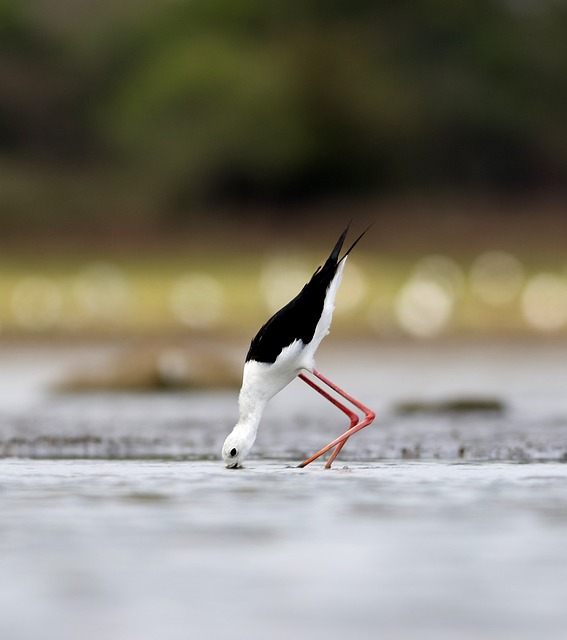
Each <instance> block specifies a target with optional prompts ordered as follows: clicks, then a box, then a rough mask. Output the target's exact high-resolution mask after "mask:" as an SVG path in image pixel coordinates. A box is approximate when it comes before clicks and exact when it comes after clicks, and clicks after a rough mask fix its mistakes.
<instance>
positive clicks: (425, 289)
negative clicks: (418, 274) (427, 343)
mask: <svg viewBox="0 0 567 640" xmlns="http://www.w3.org/2000/svg"><path fill="white" fill-rule="evenodd" d="M453 306H454V299H453V298H452V297H451V296H450V295H449V294H448V293H447V290H446V289H445V288H444V287H443V286H441V285H440V284H439V283H437V282H434V281H432V280H424V279H410V280H409V281H408V282H407V284H406V285H405V286H404V287H403V289H402V290H401V292H400V294H399V295H398V298H397V300H396V315H397V318H398V322H399V323H400V326H401V327H402V329H404V331H406V332H407V333H409V334H411V335H413V336H415V337H418V338H431V337H434V336H437V335H439V334H440V333H441V332H442V331H443V330H444V329H445V328H446V327H447V325H448V324H449V321H450V320H451V316H452V313H453Z"/></svg>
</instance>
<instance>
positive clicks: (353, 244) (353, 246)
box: [339, 222, 372, 262]
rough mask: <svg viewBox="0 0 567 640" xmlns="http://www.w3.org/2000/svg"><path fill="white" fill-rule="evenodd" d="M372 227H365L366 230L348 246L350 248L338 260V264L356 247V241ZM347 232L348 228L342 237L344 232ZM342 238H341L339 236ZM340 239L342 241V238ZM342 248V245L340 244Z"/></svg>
mask: <svg viewBox="0 0 567 640" xmlns="http://www.w3.org/2000/svg"><path fill="white" fill-rule="evenodd" d="M349 226H350V222H349ZM371 226H372V225H371V224H370V225H368V227H366V229H365V230H364V231H363V232H362V233H361V234H360V235H359V236H358V238H357V239H356V240H355V241H354V242H353V243H352V244H351V245H350V247H349V248H348V249H347V250H346V252H345V255H344V256H343V257H342V258H341V259H340V260H339V262H342V261H343V260H344V259H345V258H346V257H347V256H348V254H349V253H350V252H351V251H352V250H353V249H354V248H355V247H356V245H357V244H358V241H359V240H360V239H361V238H362V236H363V235H364V234H365V233H366V232H367V231H368V230H369V229H370V227H371ZM347 231H348V227H347V228H346V229H345V231H344V233H343V236H344V235H346V232H347ZM341 237H342V236H341ZM342 239H343V240H344V237H342ZM341 246H342V243H341Z"/></svg>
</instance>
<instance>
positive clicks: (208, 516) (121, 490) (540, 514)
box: [0, 460, 567, 640]
mask: <svg viewBox="0 0 567 640" xmlns="http://www.w3.org/2000/svg"><path fill="white" fill-rule="evenodd" d="M0 486H1V490H0V505H1V513H2V523H1V525H0V558H1V560H0V576H1V580H0V611H1V612H2V615H1V617H0V637H2V638H3V639H5V640H11V639H20V638H30V639H31V638H39V637H41V638H46V639H51V638H54V639H55V638H57V639H60V640H65V639H67V638H69V639H70V638H83V639H84V640H90V639H91V638H92V639H93V640H95V639H98V638H111V639H112V638H116V639H118V638H120V639H122V640H129V639H130V638H131V639H134V638H136V639H146V638H147V639H148V640H149V639H150V638H156V637H162V638H188V637H204V638H221V637H225V635H232V636H233V637H247V638H267V637H269V638H278V639H279V638H282V639H283V638H292V637H296V638H315V639H318V638H344V637H356V638H377V637H389V638H410V637H420V638H471V639H472V638H479V637H482V638H541V637H546V638H560V637H563V636H564V631H565V628H566V625H567V607H565V602H566V601H567V544H566V543H565V541H566V540H567V465H564V464H557V463H548V464H537V463H532V464H518V463H486V462H485V463H479V464H471V463H447V462H421V461H418V462H416V461H396V462H376V463H372V464H367V465H360V464H353V465H349V467H348V469H346V468H337V469H336V470H331V471H324V470H321V469H320V468H312V469H305V470H299V469H295V468H289V467H287V466H286V465H285V463H282V462H279V461H273V462H257V463H254V464H250V465H249V467H248V468H246V469H243V470H237V471H227V470H224V469H222V468H221V467H220V466H219V465H218V464H217V463H216V462H190V461H185V462H172V461H164V462H157V461H155V462H149V461H120V462H117V461H76V460H75V461H47V460H40V461H38V460H33V461H30V460H3V461H1V462H0Z"/></svg>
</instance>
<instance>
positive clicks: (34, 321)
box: [11, 276, 63, 331]
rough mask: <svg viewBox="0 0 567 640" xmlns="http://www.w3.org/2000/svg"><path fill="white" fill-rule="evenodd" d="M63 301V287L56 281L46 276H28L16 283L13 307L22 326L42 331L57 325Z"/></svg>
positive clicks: (17, 321) (17, 320) (12, 301)
mask: <svg viewBox="0 0 567 640" xmlns="http://www.w3.org/2000/svg"><path fill="white" fill-rule="evenodd" d="M62 301H63V296H62V293H61V289H60V287H59V286H58V285H57V284H56V283H55V282H53V281H52V280H50V279H49V278H46V277H44V276H28V277H25V278H23V279H22V280H20V282H19V283H18V284H17V285H16V287H15V289H14V291H13V293H12V298H11V308H12V313H13V315H14V319H15V321H16V323H17V324H18V325H19V326H20V327H21V328H23V329H28V330H30V331H42V330H45V329H50V328H52V327H54V326H55V325H56V323H57V321H58V320H59V318H60V315H61V307H62Z"/></svg>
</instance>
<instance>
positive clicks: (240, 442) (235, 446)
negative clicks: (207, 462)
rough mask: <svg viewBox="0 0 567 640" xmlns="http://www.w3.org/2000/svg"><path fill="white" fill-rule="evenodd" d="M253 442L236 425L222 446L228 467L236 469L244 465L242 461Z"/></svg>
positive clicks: (223, 457) (223, 456)
mask: <svg viewBox="0 0 567 640" xmlns="http://www.w3.org/2000/svg"><path fill="white" fill-rule="evenodd" d="M253 442H254V441H253V440H252V442H251V441H250V437H247V434H245V433H243V432H242V431H241V430H240V429H238V425H236V427H235V428H234V429H233V431H232V433H230V434H229V435H228V437H227V438H226V440H225V441H224V444H223V446H222V459H223V460H224V463H225V464H226V466H227V468H228V469H236V468H237V467H241V466H242V462H243V460H244V458H246V456H247V455H248V452H249V451H250V449H251V448H252V443H253Z"/></svg>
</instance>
